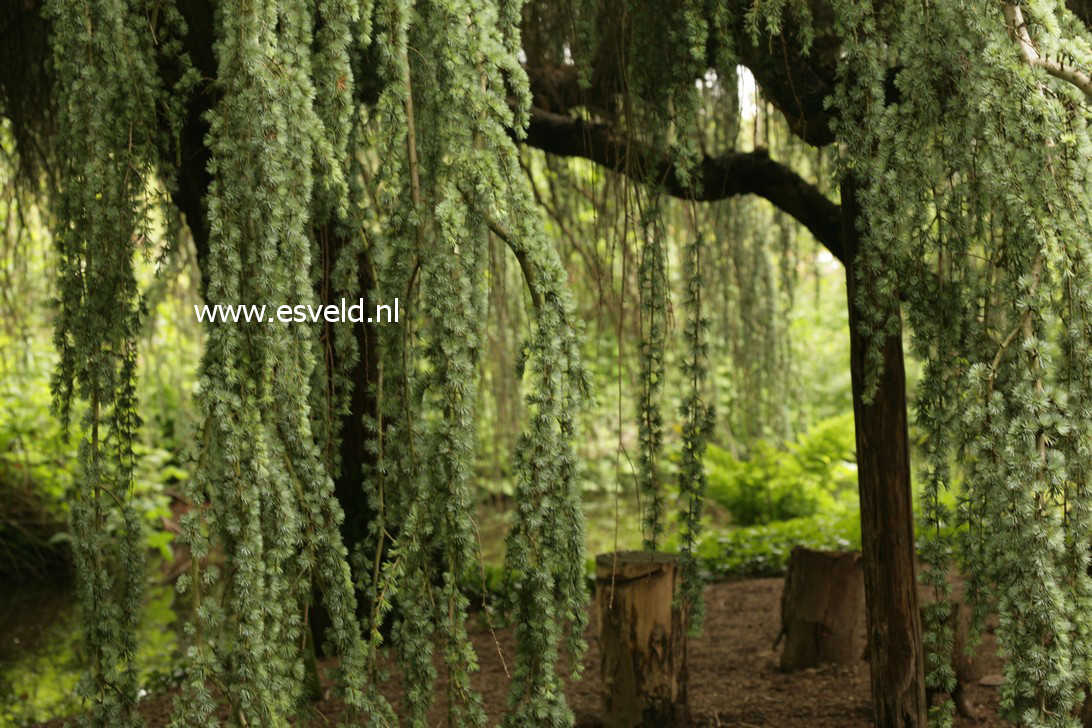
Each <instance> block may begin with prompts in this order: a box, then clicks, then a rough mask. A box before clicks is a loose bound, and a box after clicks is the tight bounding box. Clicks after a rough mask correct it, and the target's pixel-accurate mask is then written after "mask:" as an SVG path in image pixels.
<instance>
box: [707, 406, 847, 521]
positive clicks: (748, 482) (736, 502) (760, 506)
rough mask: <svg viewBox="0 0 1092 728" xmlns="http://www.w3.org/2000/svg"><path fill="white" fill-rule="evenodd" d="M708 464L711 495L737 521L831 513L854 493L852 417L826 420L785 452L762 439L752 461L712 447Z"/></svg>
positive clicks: (709, 451)
mask: <svg viewBox="0 0 1092 728" xmlns="http://www.w3.org/2000/svg"><path fill="white" fill-rule="evenodd" d="M705 463H706V472H707V476H708V491H707V492H708V496H709V498H710V499H711V500H712V501H713V502H715V503H717V504H718V505H720V506H721V507H723V508H724V509H726V510H727V511H728V512H729V513H730V514H731V516H732V521H733V523H735V524H737V525H740V526H753V525H758V524H766V523H773V522H775V521H784V520H788V519H792V518H801V517H806V516H812V515H815V514H817V513H826V512H831V511H833V510H836V509H837V506H838V503H839V501H842V500H845V499H846V498H849V499H852V498H853V497H854V495H853V492H854V490H855V484H856V476H857V472H856V464H855V455H854V439H853V416H852V415H843V416H839V417H833V418H830V419H828V420H823V421H822V422H820V423H819V424H817V425H815V426H814V427H812V429H811V430H809V431H808V433H807V434H806V435H804V436H802V437H801V438H799V439H798V440H797V441H796V442H794V443H792V444H790V445H789V446H788V448H786V449H784V450H780V449H777V448H775V447H773V446H771V445H769V444H766V443H761V442H760V443H758V444H757V445H756V446H755V447H754V448H753V449H752V451H751V456H750V458H749V459H747V460H740V459H737V458H736V457H734V456H733V455H732V454H731V453H729V452H728V451H726V450H723V449H721V448H719V447H716V446H715V445H710V446H709V448H708V450H707V452H706V458H705Z"/></svg>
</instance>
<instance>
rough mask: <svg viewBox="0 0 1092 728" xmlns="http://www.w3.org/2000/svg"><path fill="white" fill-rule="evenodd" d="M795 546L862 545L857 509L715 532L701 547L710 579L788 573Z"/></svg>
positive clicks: (846, 547) (839, 548)
mask: <svg viewBox="0 0 1092 728" xmlns="http://www.w3.org/2000/svg"><path fill="white" fill-rule="evenodd" d="M794 546H805V547H807V548H811V549H817V550H825V551H852V550H859V549H860V548H861V517H860V514H859V513H858V512H857V510H856V508H841V509H839V512H836V513H829V514H821V515H816V516H808V517H805V518H793V519H790V520H788V521H777V522H774V523H770V524H765V525H759V526H750V527H747V528H732V529H722V530H717V531H712V532H710V533H709V534H707V535H706V537H705V538H704V539H702V542H701V544H700V545H699V546H698V561H699V563H700V564H701V568H702V571H703V572H704V575H705V576H706V578H725V577H746V576H773V575H777V574H783V573H785V569H786V568H787V566H788V563H789V555H790V554H791V553H792V549H793V547H794Z"/></svg>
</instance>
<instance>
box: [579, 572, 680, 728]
mask: <svg viewBox="0 0 1092 728" xmlns="http://www.w3.org/2000/svg"><path fill="white" fill-rule="evenodd" d="M680 578H681V577H680V574H679V571H678V564H677V560H676V557H675V556H673V555H671V554H662V553H649V552H647V551H624V552H619V553H618V554H600V555H599V556H598V557H597V558H596V559H595V602H596V606H597V608H598V609H597V611H598V614H599V647H600V654H601V656H602V663H601V672H602V678H603V726H604V727H605V728H637V727H638V726H640V727H642V728H653V727H654V726H655V727H657V728H659V727H662V728H673V727H674V726H684V725H687V723H688V722H689V717H690V716H689V708H688V706H687V701H686V615H685V614H684V613H683V610H681V609H680V608H679V607H678V606H677V605H676V604H675V599H674V597H675V590H676V587H677V586H678V582H679V579H680Z"/></svg>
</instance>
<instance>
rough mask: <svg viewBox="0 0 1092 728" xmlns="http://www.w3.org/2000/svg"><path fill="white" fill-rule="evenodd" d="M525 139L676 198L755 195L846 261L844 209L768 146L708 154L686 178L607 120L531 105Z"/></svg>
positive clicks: (660, 157)
mask: <svg viewBox="0 0 1092 728" xmlns="http://www.w3.org/2000/svg"><path fill="white" fill-rule="evenodd" d="M526 143H527V144H528V145H530V146H532V147H535V148H537V149H541V150H543V151H545V152H549V153H550V154H556V155H559V156H563V157H582V158H584V159H588V160H591V161H592V162H595V163H596V164H599V165H602V166H603V167H606V168H607V169H610V170H612V171H615V172H618V173H622V174H625V175H627V176H629V177H631V178H632V179H634V180H637V181H639V182H643V183H647V184H656V185H659V186H660V187H661V188H662V189H663V190H664V191H665V192H667V193H668V194H670V195H672V196H675V197H682V198H686V199H692V200H697V201H699V202H707V201H711V200H721V199H724V198H727V197H734V196H736V195H747V194H753V195H758V196H759V197H763V198H765V199H767V200H769V201H770V202H772V203H773V204H774V205H775V206H776V207H778V208H779V209H781V210H783V211H784V212H785V213H787V214H789V215H791V216H792V217H794V218H796V220H797V221H799V222H800V223H801V224H802V225H803V226H804V227H806V228H807V229H808V230H809V231H811V233H812V235H814V236H815V238H816V240H818V241H819V242H820V243H822V244H823V245H824V246H826V247H827V249H828V250H830V252H831V253H832V254H833V255H834V257H836V258H838V260H841V261H842V262H845V255H844V251H843V245H842V230H841V213H840V211H839V209H838V205H836V204H835V203H834V202H831V200H830V199H828V198H827V196H826V195H824V194H823V193H822V192H820V191H819V188H818V187H816V186H815V185H812V184H810V183H808V182H807V181H806V180H804V179H802V178H801V177H800V176H799V175H797V174H796V173H795V172H794V171H792V170H791V169H790V168H788V167H786V166H785V165H783V164H781V163H779V162H777V161H774V160H773V159H771V158H770V156H769V154H768V153H767V152H766V151H765V150H757V151H754V152H729V153H726V154H722V155H720V156H716V157H709V156H706V157H703V158H702V159H700V160H699V162H698V167H697V169H696V170H695V171H694V174H693V175H692V180H690V181H686V180H683V179H682V178H680V177H679V175H678V174H677V172H676V169H675V165H674V163H673V161H672V160H670V159H666V158H664V157H662V156H659V155H657V154H653V153H651V152H650V151H649V150H647V149H645V148H643V147H642V146H640V145H639V144H637V143H635V142H632V141H627V140H626V139H624V138H622V137H619V136H617V135H615V134H614V133H613V132H612V130H611V129H610V127H608V126H607V125H606V124H598V123H592V122H585V121H582V120H580V119H575V118H572V117H569V116H562V115H560V114H554V113H550V112H548V111H542V110H541V109H532V111H531V124H530V127H529V128H528V130H527V139H526Z"/></svg>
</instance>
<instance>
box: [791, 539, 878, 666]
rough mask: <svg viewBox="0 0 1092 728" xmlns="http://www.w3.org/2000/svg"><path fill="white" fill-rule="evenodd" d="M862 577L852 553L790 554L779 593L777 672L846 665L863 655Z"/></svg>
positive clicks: (858, 559)
mask: <svg viewBox="0 0 1092 728" xmlns="http://www.w3.org/2000/svg"><path fill="white" fill-rule="evenodd" d="M864 617H865V599H864V575H863V571H862V568H861V554H860V553H859V552H856V551H852V552H839V551H813V550H812V549H807V548H804V547H802V546H797V547H796V548H794V549H793V550H792V557H791V558H790V560H789V573H788V577H787V578H786V579H785V588H784V590H783V591H782V592H781V636H782V637H783V638H784V640H785V647H784V649H783V650H782V652H781V669H782V670H784V671H786V672H792V671H795V670H804V669H807V668H811V667H819V666H820V665H829V664H838V665H850V664H854V663H857V662H860V660H861V656H862V655H863V654H864V648H865V643H864V631H863V630H862V622H863V620H864Z"/></svg>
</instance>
